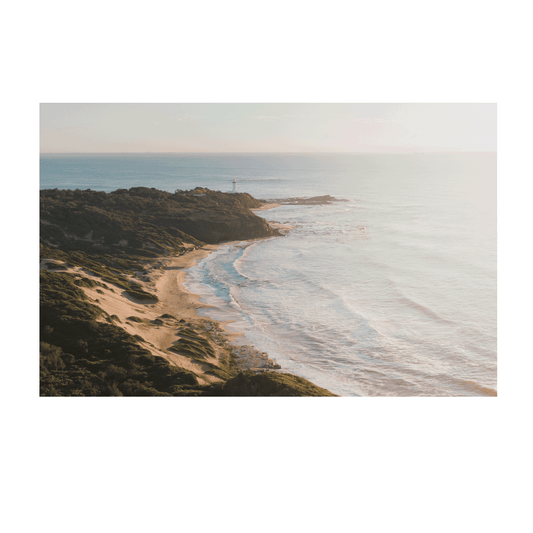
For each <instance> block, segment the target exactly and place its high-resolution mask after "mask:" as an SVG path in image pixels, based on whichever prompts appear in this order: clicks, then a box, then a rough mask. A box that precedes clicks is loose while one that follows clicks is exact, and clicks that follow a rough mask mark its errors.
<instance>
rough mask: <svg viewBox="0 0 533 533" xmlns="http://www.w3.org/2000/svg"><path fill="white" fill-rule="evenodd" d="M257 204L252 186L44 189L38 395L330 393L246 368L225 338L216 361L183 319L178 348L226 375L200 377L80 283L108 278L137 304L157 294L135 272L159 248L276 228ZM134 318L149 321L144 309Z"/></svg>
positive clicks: (180, 248)
mask: <svg viewBox="0 0 533 533" xmlns="http://www.w3.org/2000/svg"><path fill="white" fill-rule="evenodd" d="M260 205H261V202H259V201H258V200H255V199H254V198H252V197H251V196H250V195H247V194H224V193H217V192H214V191H209V190H208V189H202V190H200V189H196V190H194V191H177V192H176V193H175V194H171V193H166V192H163V191H157V190H156V189H148V188H145V187H137V188H132V189H130V190H129V191H128V190H124V189H121V190H118V191H114V192H112V193H109V194H108V193H103V192H95V191H91V190H86V191H80V190H78V189H77V190H75V191H70V190H57V189H54V190H43V191H40V208H41V231H40V237H41V248H40V259H41V261H44V262H45V263H48V270H42V271H41V277H40V346H39V352H40V394H41V396H190V395H193V396H228V395H230V396H258V395H281V396H306V395H313V396H321V395H331V394H330V393H328V392H327V391H325V390H324V389H320V388H319V387H315V386H314V385H313V384H312V383H309V382H308V381H306V380H303V379H302V378H297V377H296V376H291V375H289V374H277V373H270V372H263V373H260V374H254V373H251V372H244V373H239V371H238V369H237V367H236V364H235V361H234V357H233V355H232V352H231V348H230V347H228V346H227V345H223V344H219V346H221V348H222V352H223V353H225V354H226V355H225V356H224V357H222V360H221V361H219V362H218V363H217V364H216V365H215V364H214V356H215V351H214V349H213V344H212V343H213V342H214V341H213V339H212V336H211V334H210V333H208V332H205V331H196V330H195V329H194V328H193V327H182V329H181V330H180V331H179V333H178V334H179V337H180V338H179V339H178V341H177V342H176V343H175V344H174V345H173V347H172V348H171V350H172V351H174V352H177V353H180V354H182V355H186V356H188V357H189V358H191V359H193V360H196V361H198V362H199V363H201V364H202V365H203V368H204V371H205V372H206V374H211V375H213V376H217V377H218V378H220V379H221V380H223V381H221V382H218V383H215V384H211V385H200V384H199V382H198V377H197V376H196V375H195V374H194V372H191V371H189V370H185V369H183V368H179V367H176V366H174V365H171V364H170V363H169V362H168V361H167V360H166V359H164V358H162V357H156V356H153V355H152V353H151V352H150V351H149V350H147V349H145V348H143V347H142V346H141V344H140V343H144V341H143V339H142V338H141V337H140V336H139V335H130V334H129V333H127V332H126V331H125V330H124V329H122V328H121V327H120V326H119V325H117V324H120V322H121V321H120V319H119V318H118V317H117V316H116V315H112V316H109V315H107V313H105V312H104V311H103V310H102V309H100V308H99V307H98V306H96V305H94V304H93V303H91V302H90V301H89V300H88V299H87V297H86V296H85V293H84V292H83V290H82V287H84V288H92V289H96V290H97V291H98V292H100V293H102V291H101V288H104V289H107V290H110V291H113V292H120V293H122V294H125V295H127V296H128V297H130V298H132V299H133V300H134V301H138V302H139V303H140V304H152V303H155V302H157V301H158V299H157V296H155V295H153V294H150V293H148V292H146V291H145V290H144V289H143V288H142V286H141V285H140V284H139V283H137V282H136V281H135V278H139V277H141V278H142V276H144V275H146V267H147V264H148V263H150V265H152V266H153V265H154V263H155V264H156V265H157V261H158V258H160V257H164V256H170V255H173V256H175V255H180V254H183V253H186V252H187V251H188V250H189V249H191V245H192V247H199V246H202V245H203V244H204V242H209V243H217V242H223V241H227V240H244V239H250V238H257V237H266V236H271V235H276V234H278V232H277V230H272V229H271V228H270V227H269V226H268V224H267V223H266V222H265V221H264V220H263V219H261V218H259V217H257V216H255V215H254V214H253V213H251V212H250V211H249V209H250V208H256V207H260ZM67 267H79V269H80V273H79V274H71V273H67V272H65V269H66V268H67ZM83 273H85V274H86V275H83ZM87 276H94V277H96V278H98V279H93V278H92V277H87ZM138 311H139V313H141V314H142V312H143V311H142V310H140V309H138ZM127 320H128V321H131V322H143V323H146V324H147V325H148V324H149V321H148V320H146V319H143V318H140V317H137V316H130V317H128V318H127ZM163 320H167V321H168V320H173V321H176V325H179V324H183V323H184V321H183V320H179V321H178V320H177V319H176V317H174V316H172V315H168V314H164V315H161V316H160V317H159V318H157V319H155V320H153V321H152V324H155V325H162V324H164V322H163Z"/></svg>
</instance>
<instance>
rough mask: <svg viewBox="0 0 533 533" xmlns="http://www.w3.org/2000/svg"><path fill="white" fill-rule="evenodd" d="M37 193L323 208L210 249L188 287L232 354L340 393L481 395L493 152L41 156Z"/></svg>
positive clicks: (283, 214) (491, 338) (488, 391)
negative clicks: (279, 232) (260, 236)
mask: <svg viewBox="0 0 533 533" xmlns="http://www.w3.org/2000/svg"><path fill="white" fill-rule="evenodd" d="M40 171H41V175H40V187H41V188H42V189H45V188H56V187H57V188H59V189H63V188H69V189H76V188H79V189H87V188H89V189H93V190H103V191H108V192H109V191H112V190H115V189H119V188H130V187H137V186H145V187H155V188H157V189H161V190H165V191H169V192H173V191H174V190H176V189H191V188H194V187H198V186H202V187H208V188H210V189H213V190H221V191H230V190H231V189H232V183H231V182H232V181H233V180H234V179H235V180H237V190H238V192H248V193H250V194H251V195H252V196H254V197H256V198H261V199H266V200H268V199H274V198H288V197H310V196H318V195H326V194H329V195H331V196H334V197H336V198H339V199H342V200H346V201H343V202H336V203H333V204H330V205H312V206H306V205H282V206H280V207H277V208H274V209H271V210H267V211H260V212H257V214H258V216H262V217H264V218H265V219H266V220H269V221H273V222H277V223H281V224H286V225H289V226H291V229H290V232H289V233H288V234H287V235H286V236H283V237H275V238H270V239H265V240H260V241H252V242H240V243H231V244H225V245H222V246H221V247H220V248H219V249H218V250H217V251H216V252H214V253H212V254H210V255H209V256H208V257H206V258H205V259H203V260H202V261H200V262H199V263H198V264H197V265H196V266H194V267H192V268H190V269H189V271H188V274H187V281H186V286H187V288H188V290H190V291H191V292H195V293H197V294H200V295H201V296H202V299H203V300H204V301H205V302H206V303H209V304H211V305H213V306H214V307H211V308H209V309H207V310H204V311H202V314H204V315H206V316H211V317H212V318H215V319H222V320H231V321H232V322H231V323H230V326H229V328H230V329H232V330H234V331H237V332H240V333H243V334H244V338H243V341H242V342H245V343H249V344H253V345H254V346H256V347H257V348H258V349H260V350H261V351H264V352H267V353H268V354H269V356H270V357H271V358H272V359H275V360H276V361H277V362H278V363H279V364H280V365H281V366H282V368H283V370H286V371H289V372H291V373H294V374H296V375H299V376H302V377H304V378H307V379H309V380H310V381H312V382H313V383H315V384H317V385H319V386H321V387H325V388H327V389H328V390H330V391H332V392H334V393H336V394H339V395H342V396H494V395H496V390H497V354H496V340H497V324H496V280H497V277H496V264H497V261H496V155H495V154H488V153H462V154H458V153H456V154H427V153H420V154H139V155H131V154H124V155H119V154H116V155H90V154H85V155H83V154H79V155H73V154H69V155H41V165H40Z"/></svg>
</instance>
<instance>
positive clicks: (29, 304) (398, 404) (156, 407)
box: [18, 84, 516, 416]
mask: <svg viewBox="0 0 533 533" xmlns="http://www.w3.org/2000/svg"><path fill="white" fill-rule="evenodd" d="M85 102H86V103H139V102H143V103H170V102H181V103H256V102H268V103H350V102H357V103H437V102H441V103H496V104H497V113H498V117H497V119H498V396H497V397H496V398H396V397H395V398H41V397H39V372H38V366H39V365H38V358H39V353H38V342H39V339H38V331H39V327H38V324H39V309H38V294H39V276H38V269H39V106H40V104H41V103H85ZM19 131H20V145H19V190H20V197H19V220H20V226H19V268H20V271H19V272H20V276H19V278H18V281H19V305H20V308H19V309H20V314H19V317H20V319H21V324H20V325H19V331H20V338H19V339H18V342H19V391H18V392H19V414H20V415H22V416H28V415H33V416H35V415H37V416H47V415H59V416H71V415H83V416H98V415H101V416H113V415H128V416H139V415H142V416H171V415H183V416H198V415H208V416H216V415H246V416H250V415H258V416H263V415H268V416H271V415H280V416H293V415H305V416H308V415H310V416H323V415H324V416H343V415H359V416H375V415H379V416H382V415H387V416H402V415H404V416H413V415H414V416H423V415H439V416H467V415H481V416H494V415H496V416H502V415H505V416H514V415H516V87H515V86H514V85H140V86H137V85H89V84H88V85H21V86H20V88H19ZM502 236H505V238H502Z"/></svg>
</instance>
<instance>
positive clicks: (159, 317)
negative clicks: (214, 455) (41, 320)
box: [41, 245, 279, 384]
mask: <svg viewBox="0 0 533 533" xmlns="http://www.w3.org/2000/svg"><path fill="white" fill-rule="evenodd" d="M219 246H220V245H205V246H203V247H201V248H194V247H193V246H190V247H191V248H192V249H191V250H190V251H188V252H186V253H184V254H182V255H179V256H175V257H162V258H159V259H157V260H156V261H154V263H153V264H152V265H151V266H150V267H146V270H145V271H144V272H142V273H140V272H139V273H136V275H135V276H131V277H130V279H131V280H132V281H135V282H136V283H139V284H140V285H141V286H142V288H143V290H145V291H146V292H148V293H151V294H155V295H156V296H157V297H158V299H159V301H158V302H157V303H149V304H147V303H144V302H140V301H137V300H135V299H134V298H132V297H131V296H129V295H127V294H126V292H125V291H123V290H122V289H119V288H117V287H112V286H110V285H109V284H107V288H106V287H102V286H96V287H93V288H89V287H82V290H83V291H84V293H85V295H86V296H87V297H88V298H89V300H90V301H91V302H92V303H94V304H95V305H97V306H98V307H100V308H101V309H102V310H103V311H104V313H105V314H104V315H103V316H102V317H101V318H100V319H99V320H100V321H102V322H103V321H106V320H107V321H108V320H109V319H110V320H111V321H112V322H113V323H114V324H115V325H117V326H119V327H121V328H123V329H124V330H125V331H126V332H127V333H129V334H130V335H138V336H139V337H141V338H142V341H139V344H140V345H141V346H142V347H143V348H145V349H147V350H149V351H150V352H151V353H152V355H154V356H159V357H163V358H165V359H167V360H168V361H169V362H170V363H172V364H174V365H176V366H178V367H181V368H185V369H187V370H191V371H192V372H194V373H195V374H196V375H197V377H198V379H199V382H200V383H204V384H207V383H213V382H216V381H221V379H220V378H218V377H217V376H214V375H212V374H206V372H209V370H210V367H209V366H207V365H204V364H202V362H201V361H197V360H194V359H191V358H190V357H187V356H186V355H184V354H180V353H176V352H174V351H169V348H172V346H173V345H175V344H176V343H177V341H179V339H180V336H179V333H178V332H179V330H180V328H188V329H192V330H194V331H195V332H197V333H198V334H200V335H203V336H206V337H207V338H208V339H209V344H210V346H211V347H212V348H213V353H214V357H212V358H210V359H209V361H208V363H210V364H214V365H216V366H219V365H220V361H221V358H223V357H227V356H228V355H229V353H230V352H232V353H233V354H234V355H235V356H236V359H237V364H238V366H239V367H240V368H241V369H242V370H248V369H263V370H264V369H277V368H279V366H277V365H275V362H274V361H271V360H270V359H269V358H268V355H267V354H266V353H264V352H263V353H262V352H259V351H258V350H256V349H255V348H253V347H252V346H246V345H242V344H241V345H239V346H235V345H231V344H230V343H231V342H232V341H233V340H235V339H236V338H237V337H240V336H241V334H239V333H234V332H231V331H228V329H227V328H226V326H227V324H228V322H223V321H217V320H213V319H211V318H208V317H202V316H199V315H198V313H197V310H198V309H201V308H208V307H211V306H210V305H209V304H206V303H203V302H201V301H200V296H198V295H197V294H193V293H191V292H189V291H188V290H187V289H186V288H185V287H184V286H183V283H184V281H185V275H186V272H185V270H186V269H187V268H190V267H192V266H193V265H195V264H196V263H197V262H198V261H199V260H201V259H203V258H204V257H206V256H207V255H208V254H210V253H212V252H213V251H215V250H217V249H218V248H219ZM55 263H57V262H56V261H51V260H46V261H43V263H42V264H41V268H44V269H51V270H53V269H54V264H55ZM62 271H63V272H67V273H71V274H74V275H76V276H80V277H82V276H83V277H86V278H90V279H93V280H94V281H95V282H100V281H101V280H100V278H98V277H97V276H95V275H93V274H92V273H90V272H87V271H86V270H83V269H82V268H80V267H69V268H62Z"/></svg>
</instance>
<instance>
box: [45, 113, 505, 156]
mask: <svg viewBox="0 0 533 533" xmlns="http://www.w3.org/2000/svg"><path fill="white" fill-rule="evenodd" d="M40 112H41V117H40V118H41V122H40V131H41V139H40V140H41V153H53V152H56V153H63V152H412V151H496V105H495V104H41V109H40Z"/></svg>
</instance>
